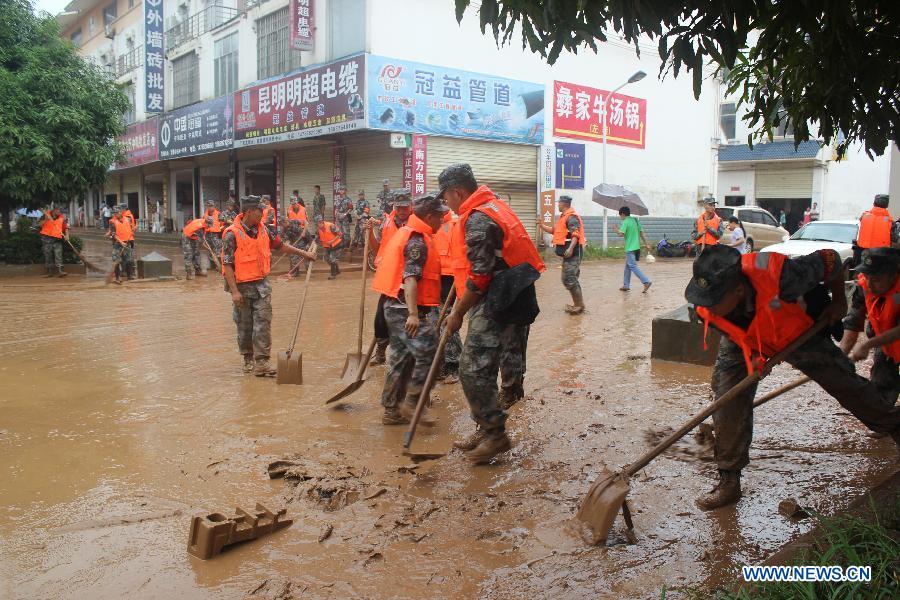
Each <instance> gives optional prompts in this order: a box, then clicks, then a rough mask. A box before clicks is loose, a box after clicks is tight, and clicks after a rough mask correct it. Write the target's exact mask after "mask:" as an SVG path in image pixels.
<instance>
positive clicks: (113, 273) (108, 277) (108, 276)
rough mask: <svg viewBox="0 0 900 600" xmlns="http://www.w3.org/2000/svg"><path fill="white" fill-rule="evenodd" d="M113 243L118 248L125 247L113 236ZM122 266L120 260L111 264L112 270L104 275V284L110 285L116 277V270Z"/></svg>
mask: <svg viewBox="0 0 900 600" xmlns="http://www.w3.org/2000/svg"><path fill="white" fill-rule="evenodd" d="M113 241H114V242H117V243H118V244H119V245H120V246H122V247H125V244H123V243H122V242H120V241H119V238H117V237H116V236H113ZM121 265H122V259H121V258H120V259H119V260H117V261H116V262H114V263H113V266H112V269H110V271H109V273H107V274H106V283H107V284H110V283H112V280H113V277H115V276H116V269H118V268H119V267H120V266H121Z"/></svg>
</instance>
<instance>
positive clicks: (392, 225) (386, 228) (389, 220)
mask: <svg viewBox="0 0 900 600" xmlns="http://www.w3.org/2000/svg"><path fill="white" fill-rule="evenodd" d="M396 214H397V213H396V211H391V212H390V213H389V214H388V215H386V216H385V217H384V221H383V222H382V225H381V243H379V244H378V252H376V253H375V269H378V265H379V264H380V263H381V255H382V253H383V252H384V249H385V248H386V247H387V244H388V242H389V241H391V238H392V237H393V236H394V234H395V233H397V230H398V229H399V228H398V227H397V222H396V221H395V220H394V216H395V215H396Z"/></svg>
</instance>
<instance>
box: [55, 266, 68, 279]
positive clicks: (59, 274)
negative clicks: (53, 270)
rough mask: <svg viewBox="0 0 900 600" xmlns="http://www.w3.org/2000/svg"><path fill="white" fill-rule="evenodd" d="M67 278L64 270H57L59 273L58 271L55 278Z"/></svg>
mask: <svg viewBox="0 0 900 600" xmlns="http://www.w3.org/2000/svg"><path fill="white" fill-rule="evenodd" d="M68 276H69V274H68V273H66V272H65V270H64V269H63V268H62V267H60V268H59V271H58V273H57V277H68Z"/></svg>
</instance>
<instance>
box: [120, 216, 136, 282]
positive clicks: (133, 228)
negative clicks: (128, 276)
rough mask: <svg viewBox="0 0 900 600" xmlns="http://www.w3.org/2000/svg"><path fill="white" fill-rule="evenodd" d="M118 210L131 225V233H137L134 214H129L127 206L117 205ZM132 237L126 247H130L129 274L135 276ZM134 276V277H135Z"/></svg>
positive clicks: (134, 255)
mask: <svg viewBox="0 0 900 600" xmlns="http://www.w3.org/2000/svg"><path fill="white" fill-rule="evenodd" d="M119 208H121V209H122V218H123V219H125V220H126V221H127V222H128V223H129V224H130V225H131V231H132V232H134V233H137V230H138V223H137V219H136V218H135V217H134V213H133V212H131V209H129V208H128V205H127V204H121V205H119ZM134 241H135V240H134V235H132V236H131V240H129V242H128V245H129V246H131V253H130V255H129V256H130V258H129V269H130V271H129V272H133V273H135V274H137V252H136V251H135V248H134ZM135 276H136V275H135Z"/></svg>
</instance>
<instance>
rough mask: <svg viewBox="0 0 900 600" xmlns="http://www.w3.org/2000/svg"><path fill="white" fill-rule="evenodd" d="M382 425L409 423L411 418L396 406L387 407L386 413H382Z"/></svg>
mask: <svg viewBox="0 0 900 600" xmlns="http://www.w3.org/2000/svg"><path fill="white" fill-rule="evenodd" d="M381 424H382V425H408V424H409V419H407V418H406V417H404V416H403V414H402V413H401V412H400V411H399V410H398V409H397V407H396V406H391V407H387V406H386V407H385V408H384V414H383V415H381Z"/></svg>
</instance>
